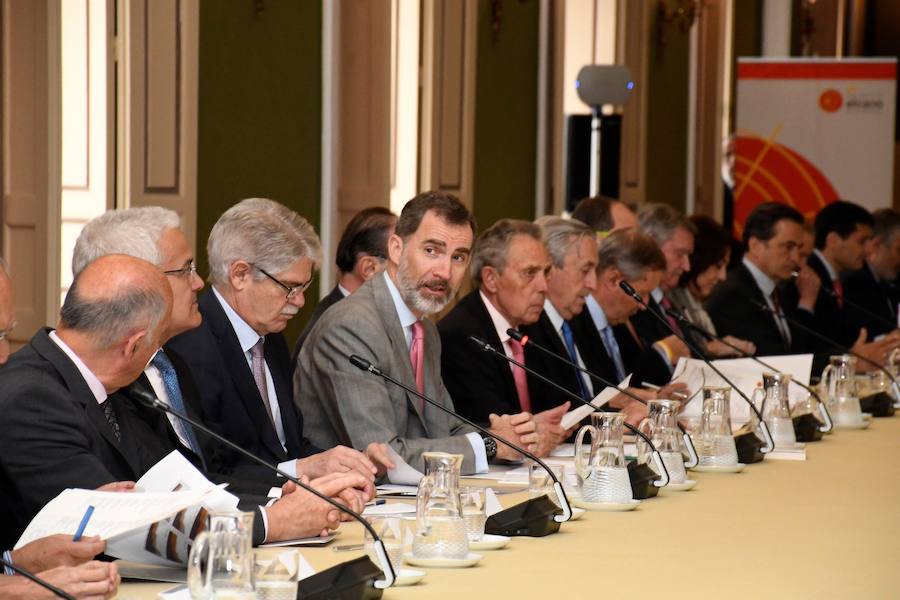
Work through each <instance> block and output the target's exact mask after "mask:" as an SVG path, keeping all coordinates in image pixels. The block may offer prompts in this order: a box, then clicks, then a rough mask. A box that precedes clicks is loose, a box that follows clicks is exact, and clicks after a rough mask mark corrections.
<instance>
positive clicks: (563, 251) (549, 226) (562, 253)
mask: <svg viewBox="0 0 900 600" xmlns="http://www.w3.org/2000/svg"><path fill="white" fill-rule="evenodd" d="M535 224H536V225H538V226H539V227H540V228H541V237H542V239H543V240H544V245H545V246H547V252H549V253H550V260H551V261H553V266H554V267H556V268H562V266H563V264H564V263H565V262H566V255H567V254H568V253H569V250H570V249H571V248H572V247H573V246H575V245H576V244H579V243H581V240H582V239H584V238H586V237H590V238H593V237H594V231H593V230H592V229H591V228H590V227H588V226H587V225H585V224H584V223H582V222H581V221H579V220H577V219H563V218H562V217H554V216H546V217H541V218H539V219H537V220H536V221H535Z"/></svg>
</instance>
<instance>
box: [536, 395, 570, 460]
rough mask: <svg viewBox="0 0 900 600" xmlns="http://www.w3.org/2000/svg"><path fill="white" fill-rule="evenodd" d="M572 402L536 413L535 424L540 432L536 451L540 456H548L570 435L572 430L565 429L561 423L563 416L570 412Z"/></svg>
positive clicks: (538, 432)
mask: <svg viewBox="0 0 900 600" xmlns="http://www.w3.org/2000/svg"><path fill="white" fill-rule="evenodd" d="M570 406H571V402H565V403H564V404H560V405H559V406H557V407H556V408H551V409H550V410H545V411H543V412H539V413H538V414H536V415H534V424H535V428H536V431H537V434H538V443H537V449H536V450H535V451H534V453H535V454H537V455H538V456H547V455H548V454H550V452H552V451H553V449H554V448H556V447H557V446H558V445H559V444H561V443H563V442H564V441H565V440H566V438H567V437H569V434H570V431H567V430H566V429H563V426H562V425H560V421H562V418H563V416H565V414H566V413H567V412H569V407H570Z"/></svg>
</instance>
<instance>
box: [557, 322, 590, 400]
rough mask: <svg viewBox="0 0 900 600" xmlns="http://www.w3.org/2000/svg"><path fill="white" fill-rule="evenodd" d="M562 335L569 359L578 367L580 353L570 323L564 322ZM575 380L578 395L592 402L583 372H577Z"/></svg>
mask: <svg viewBox="0 0 900 600" xmlns="http://www.w3.org/2000/svg"><path fill="white" fill-rule="evenodd" d="M562 334H563V340H565V342H566V350H568V351H569V359H570V360H571V361H572V362H573V363H575V364H576V365H577V364H578V353H577V352H576V350H575V338H574V337H572V328H571V327H569V322H568V321H563V324H562ZM575 379H576V380H578V394H579V395H580V396H581V397H582V398H584V399H585V400H590V399H591V396H590V394H588V391H587V387H586V386H585V385H584V377H583V376H582V375H581V371H578V370H576V371H575Z"/></svg>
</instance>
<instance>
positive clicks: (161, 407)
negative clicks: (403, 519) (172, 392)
mask: <svg viewBox="0 0 900 600" xmlns="http://www.w3.org/2000/svg"><path fill="white" fill-rule="evenodd" d="M131 394H132V395H133V396H134V397H136V398H137V400H138V401H139V402H140V403H141V404H143V405H145V406H147V407H149V408H152V409H156V410H158V411H162V412H164V413H167V414H170V415H174V416H175V417H177V418H179V419H181V420H182V421H184V422H186V423H190V424H191V426H192V427H194V428H195V429H198V430H200V431H202V432H203V433H205V434H206V435H208V436H209V437H211V438H213V439H214V440H216V441H218V442H220V443H222V444H224V445H226V446H228V448H230V449H232V450H235V451H236V452H238V453H239V454H241V455H242V456H245V457H247V458H249V459H250V460H252V461H253V462H255V463H257V464H259V465H262V466H264V467H267V468H269V469H271V470H272V471H273V472H275V473H277V474H279V475H281V476H282V477H284V478H285V479H287V480H288V481H292V482H294V483H295V484H296V485H297V486H298V487H300V488H301V489H303V490H306V491H307V492H309V493H310V494H313V495H314V496H317V497H318V498H319V499H321V500H324V501H325V502H327V503H328V504H330V505H332V506H334V507H335V508H337V509H338V510H340V511H341V512H343V513H346V514H348V515H350V516H351V517H353V518H354V519H355V520H356V521H358V522H359V523H360V524H361V525H362V526H363V527H365V528H366V530H367V531H368V532H369V533H370V534H371V535H372V539H374V540H375V554H376V555H377V556H378V560H379V562H380V563H381V565H380V566H381V570H382V572H383V573H384V579H383V580H378V581H376V582H375V587H377V588H379V589H384V588H387V587H390V586H391V585H393V584H394V580H395V579H396V575H395V572H394V567H393V565H392V564H391V561H390V559H389V558H388V555H387V552H386V551H385V549H384V543H383V542H382V541H381V537H380V536H379V535H378V533H377V532H376V531H375V529H374V528H373V527H372V525H370V524H369V522H368V521H366V520H365V519H364V518H363V517H362V515H360V514H359V513H358V512H356V511H355V510H352V509H350V508H348V507H346V506H344V505H343V504H341V503H340V502H337V501H336V500H334V499H332V498H329V497H328V496H326V495H325V494H323V493H322V492H320V491H318V490H317V489H315V488H313V487H311V486H309V485H307V484H305V483H303V482H302V481H300V480H299V479H297V478H296V477H294V476H293V475H290V474H288V473H286V472H284V471H282V470H281V469H279V468H278V467H277V466H276V465H273V464H270V463H268V462H266V461H265V460H263V459H262V458H260V457H258V456H256V455H255V454H253V453H252V452H250V451H249V450H246V449H244V448H241V447H240V446H238V445H237V444H235V443H234V442H232V441H231V440H229V439H228V438H226V437H223V436H221V435H219V434H218V433H216V432H215V431H213V430H211V429H210V428H209V427H206V426H205V425H203V424H202V423H199V422H198V421H196V420H195V419H192V418H190V417H188V416H185V415H183V414H181V413H179V412H177V411H175V410H173V409H172V408H171V407H170V406H169V405H168V404H166V403H165V402H162V401H160V400H159V399H158V398H156V397H154V396H152V395H151V394H149V393H147V392H146V391H144V390H142V389H139V388H132V389H131Z"/></svg>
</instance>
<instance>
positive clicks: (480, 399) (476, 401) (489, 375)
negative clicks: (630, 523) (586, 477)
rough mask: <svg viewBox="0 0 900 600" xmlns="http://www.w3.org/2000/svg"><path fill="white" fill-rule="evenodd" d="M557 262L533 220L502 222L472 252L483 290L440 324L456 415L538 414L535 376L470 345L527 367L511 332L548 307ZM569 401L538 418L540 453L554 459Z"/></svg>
mask: <svg viewBox="0 0 900 600" xmlns="http://www.w3.org/2000/svg"><path fill="white" fill-rule="evenodd" d="M549 269H550V257H549V256H548V255H547V250H546V248H545V247H544V243H543V241H541V229H540V227H538V226H537V225H535V224H534V223H530V222H528V221H517V220H513V219H501V220H500V221H497V222H496V223H494V224H493V225H492V226H491V227H490V228H488V229H487V230H485V231H484V232H483V233H482V234H481V235H480V236H478V239H477V240H475V246H474V248H473V250H472V263H471V269H470V270H471V273H472V278H473V279H474V281H475V288H476V289H475V290H474V291H472V292H471V293H469V294H468V295H467V296H466V297H464V298H463V299H462V300H460V301H459V303H458V304H457V305H456V306H455V307H454V308H453V310H451V311H450V312H449V313H448V314H447V315H446V316H445V317H444V318H443V319H441V321H440V322H439V323H438V332H440V334H441V376H442V377H443V380H444V385H445V386H447V391H448V392H450V397H451V398H453V404H454V406H455V407H456V410H457V411H458V412H459V413H460V414H462V415H463V416H465V417H468V418H469V419H472V420H473V421H475V422H478V423H482V424H488V423H490V415H491V414H494V415H504V414H515V413H519V412H526V413H530V412H532V406H531V393H530V391H529V390H530V389H532V388H534V387H535V385H536V381H535V378H534V377H533V376H531V375H530V374H528V373H527V372H525V371H524V370H523V369H520V368H519V367H517V366H515V365H513V364H512V363H508V362H507V361H505V360H503V359H502V358H500V357H499V356H495V355H490V354H484V353H481V352H480V351H478V350H477V349H476V346H475V345H474V343H473V342H472V340H471V339H469V337H470V336H472V335H475V336H478V337H480V338H481V339H483V340H485V341H486V342H488V343H489V344H490V345H491V346H493V347H494V348H495V349H497V350H501V351H502V352H504V353H505V354H506V356H508V357H509V358H512V359H514V360H517V361H519V362H522V363H524V362H525V353H524V348H523V346H522V344H520V343H519V342H517V341H516V340H514V339H512V338H511V337H510V336H509V334H508V333H507V330H508V329H509V328H518V327H519V326H521V325H528V324H531V323H534V322H535V321H536V320H537V319H538V317H539V316H540V314H541V311H542V310H543V308H544V299H545V298H546V294H547V273H548V271H549ZM568 408H569V403H564V404H561V405H560V406H558V407H556V408H553V409H550V410H545V411H542V412H538V413H536V414H535V415H534V421H535V424H536V425H537V432H538V449H537V453H538V454H540V455H546V454H547V453H549V452H550V451H551V450H552V449H553V448H555V447H556V445H557V444H559V443H560V442H561V441H563V440H564V439H565V437H566V432H565V430H564V429H563V428H562V427H561V426H560V425H559V421H560V419H562V416H563V415H564V414H565V413H566V411H567V410H568Z"/></svg>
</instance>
